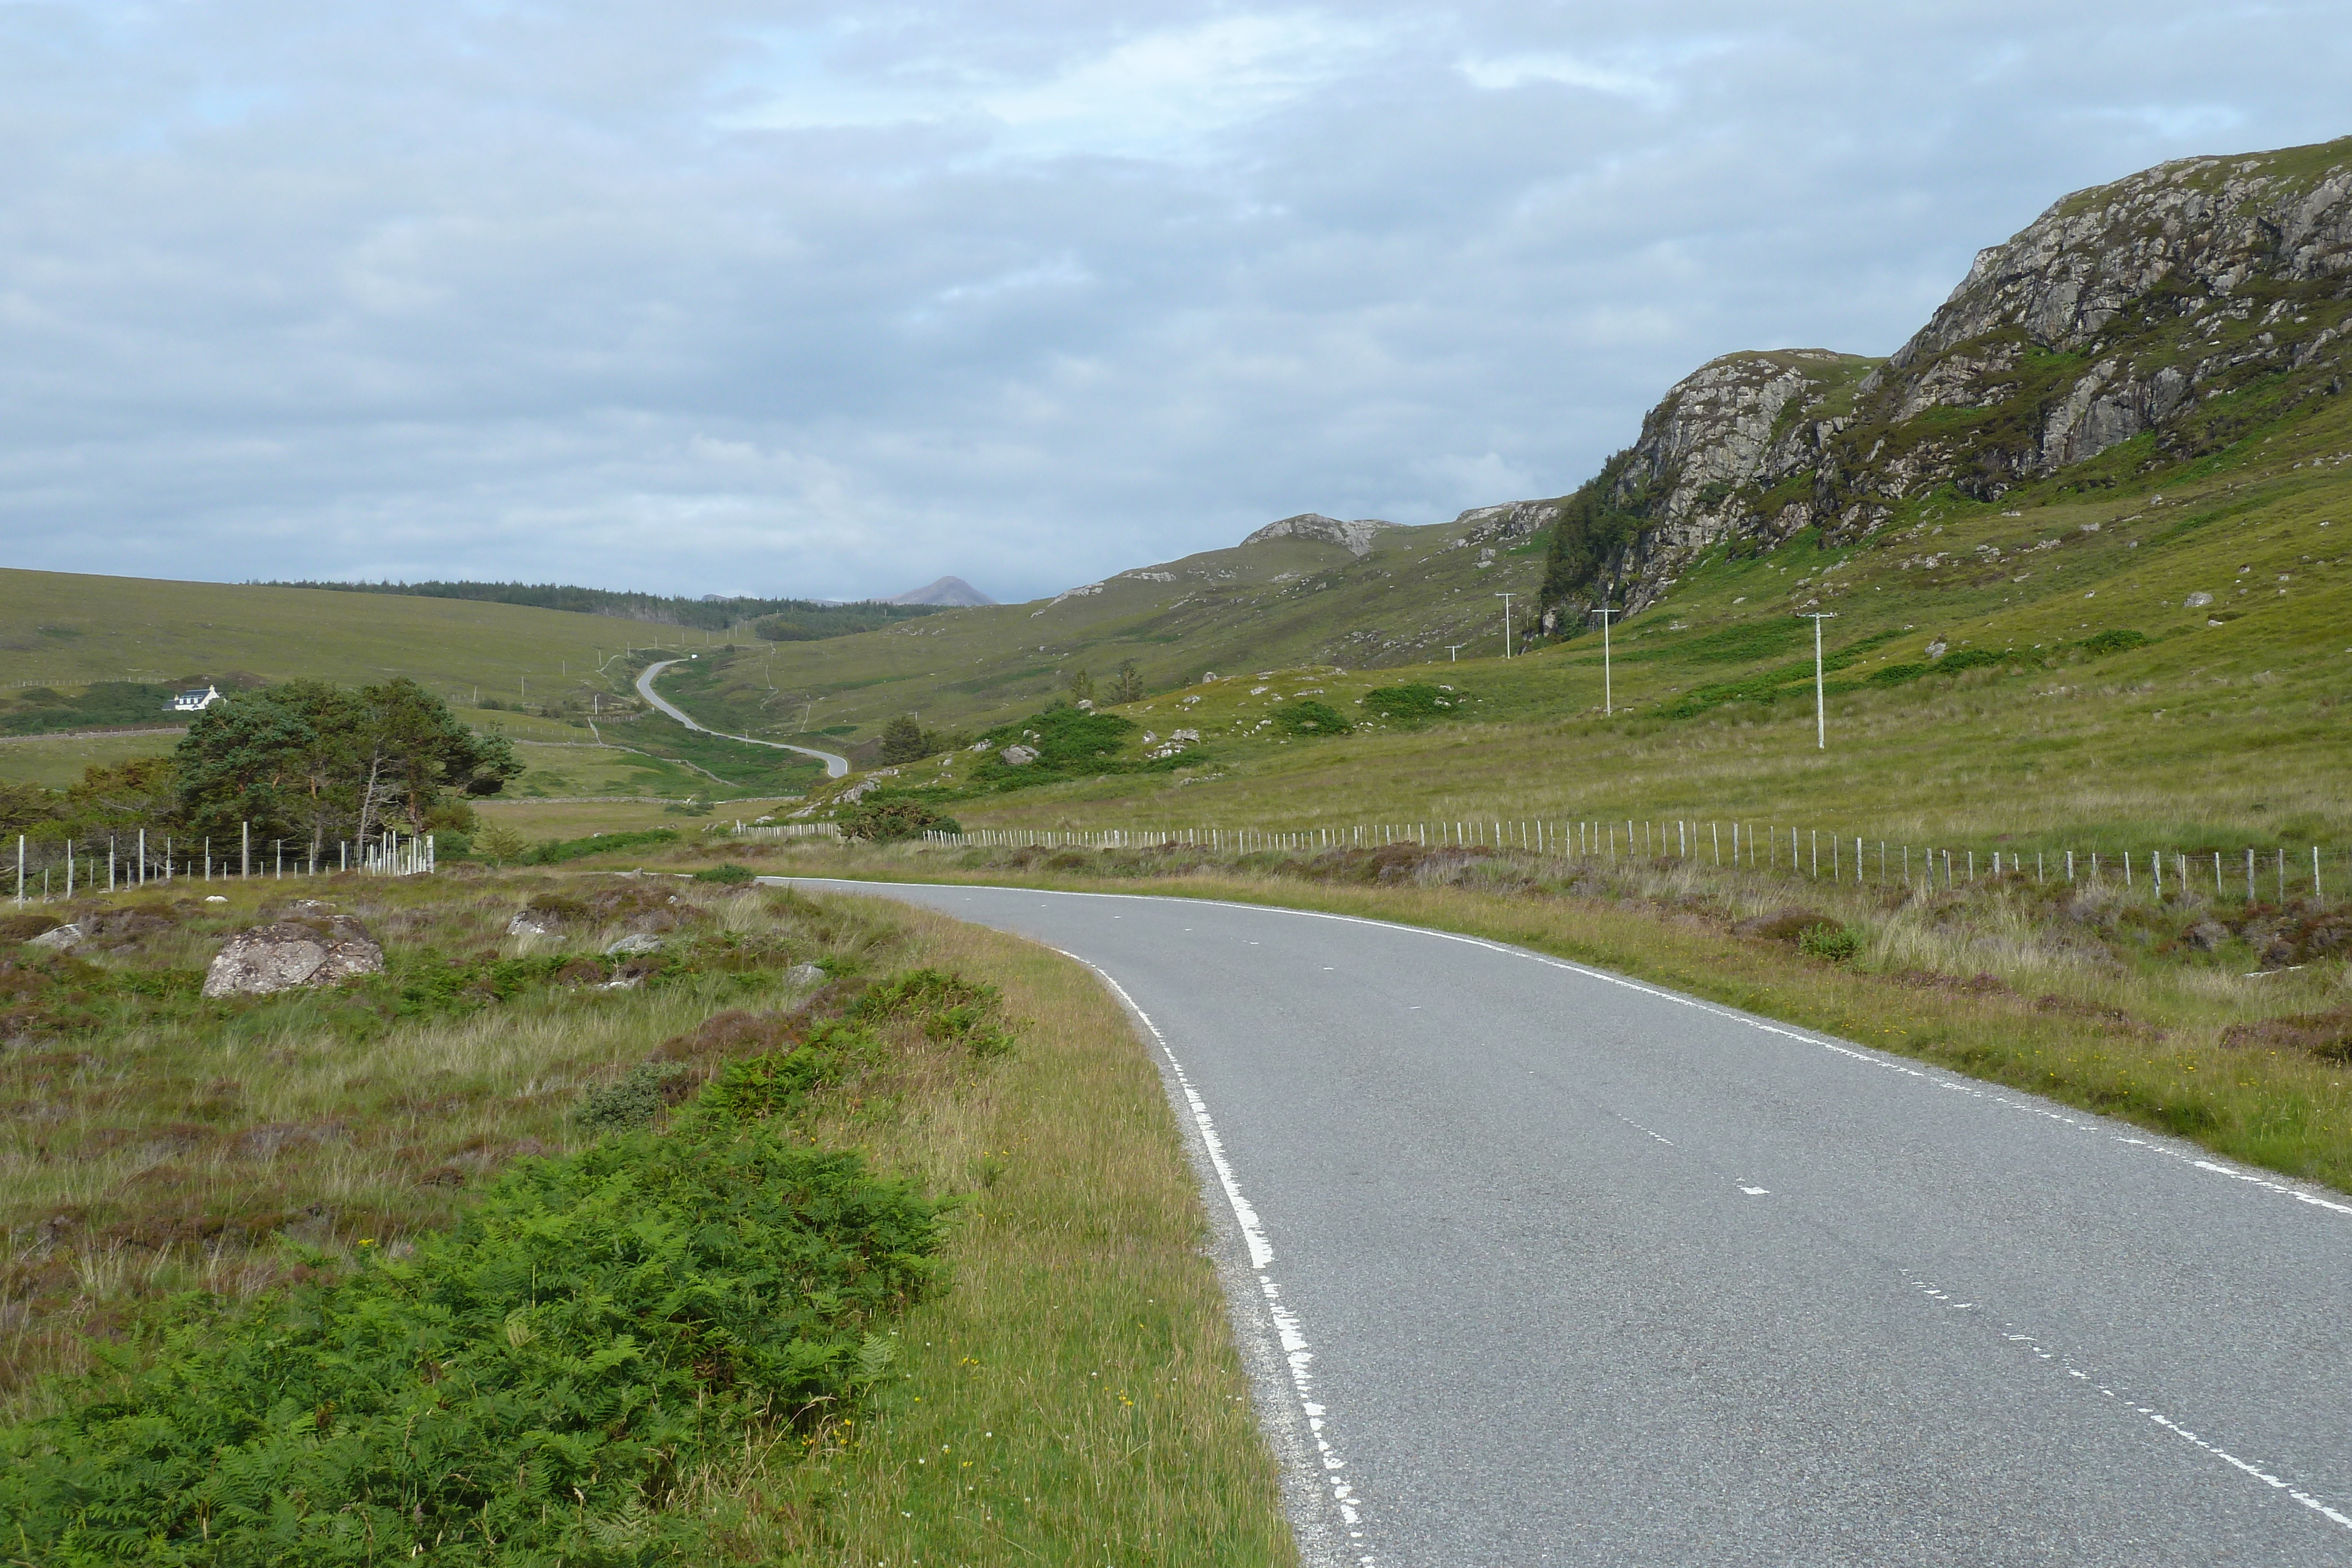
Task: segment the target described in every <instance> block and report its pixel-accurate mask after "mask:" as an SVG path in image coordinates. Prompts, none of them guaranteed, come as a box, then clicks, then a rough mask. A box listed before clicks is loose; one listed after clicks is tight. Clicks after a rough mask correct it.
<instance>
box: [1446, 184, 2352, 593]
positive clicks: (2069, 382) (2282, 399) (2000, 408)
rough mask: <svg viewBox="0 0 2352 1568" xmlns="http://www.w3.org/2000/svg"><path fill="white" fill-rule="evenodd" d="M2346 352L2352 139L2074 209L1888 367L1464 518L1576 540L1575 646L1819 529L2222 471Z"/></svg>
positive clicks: (1822, 377) (1548, 587) (1775, 369)
mask: <svg viewBox="0 0 2352 1568" xmlns="http://www.w3.org/2000/svg"><path fill="white" fill-rule="evenodd" d="M2347 331H2352V138H2347V139H2346V140H2343V141H2335V142H2329V143H2326V144H2324V145H2321V146H2316V147H2305V148H2294V149H2289V150H2287V151H2285V152H2272V153H2261V154H2255V155H2252V156H2245V157H2236V158H2226V159H2224V158H2193V159H2184V160H2181V161H2179V162H2173V163H2166V164H2161V165H2159V166H2158V167H2157V168H2154V169H2150V170H2148V171H2147V172H2144V173H2140V174H2136V175H2133V176H2132V177H2131V178H2129V179H2126V180H2122V181H2118V182H2116V183H2114V184H2112V185H2104V186H2100V187H2098V188H2096V189H2094V190H2090V191H2084V192H2079V193H2075V194H2074V195H2071V196H2068V197H2066V198H2065V199H2064V200H2063V201H2060V202H2059V203H2057V204H2055V205H2053V206H2052V207H2051V208H2050V210H2049V211H2048V212H2045V213H2044V214H2042V216H2041V217H2039V218H2037V219H2035V220H2034V222H2033V223H2032V224H2031V225H2028V226H2027V227H2026V228H2025V229H2024V230H2023V231H2021V233H2020V234H2018V235H2016V236H2015V237H2014V238H2012V239H2011V240H2010V241H2009V242H2008V243H2007V244H2005V245H1999V246H1991V247H1990V248H1988V249H1986V250H1983V251H1980V252H1979V253H1978V256H1977V258H1976V263H1975V265H1974V266H1973V267H1970V268H1969V275H1968V277H1966V278H1964V279H1963V280H1962V281H1961V283H1960V285H1959V287H1957V288H1956V289H1954V290H1953V292H1952V295H1951V297H1950V298H1948V299H1947V300H1946V301H1945V302H1944V305H1943V307H1942V308H1940V309H1938V310H1937V312H1936V314H1935V316H1934V317H1933V318H1932V319H1930V320H1929V321H1928V322H1927V325H1926V326H1925V327H1923V328H1921V329H1919V331H1918V332H1917V333H1916V334H1914V335H1913V337H1912V338H1911V340H1909V341H1908V342H1906V343H1905V344H1904V345H1903V346H1902V347H1901V348H1900V349H1898V350H1896V351H1895V353H1894V354H1893V355H1892V356H1890V357H1889V358H1888V359H1887V360H1885V361H1884V362H1883V363H1875V364H1874V362H1873V361H1866V360H1863V359H1859V358H1856V357H1854V356H1850V355H1839V354H1831V353H1827V352H1823V351H1820V350H1794V351H1783V352H1778V353H1745V354H1732V355H1727V356H1726V357H1725V358H1723V359H1720V360H1717V361H1714V362H1712V363H1711V364H1708V365H1706V366H1705V367H1703V368H1702V369H1700V370H1699V371H1696V373H1695V374H1693V375H1691V376H1689V377H1687V378H1685V380H1684V381H1682V382H1678V383H1677V384H1676V385H1675V387H1674V388H1673V389H1672V390H1670V391H1669V392H1667V394H1666V396H1665V398H1664V400H1663V401H1661V402H1659V404H1658V406H1657V407H1656V408H1654V409H1653V410H1652V411H1651V412H1650V414H1649V416H1648V417H1647V418H1646V419H1644V420H1643V424H1642V434H1641V437H1640V439H1639V440H1638V441H1636V442H1635V444H1633V446H1632V447H1631V448H1629V449H1628V450H1627V451H1626V452H1624V453H1621V454H1620V455H1618V456H1617V458H1615V459H1612V463H1611V465H1610V467H1609V468H1607V469H1605V470H1604V471H1603V473H1602V475H1601V476H1600V477H1599V478H1598V479H1596V480H1595V481H1594V482H1592V484H1590V485H1588V486H1586V487H1585V489H1583V490H1581V491H1580V492H1579V493H1578V495H1577V496H1576V497H1568V498H1565V499H1563V500H1561V501H1558V502H1519V503H1514V504H1513V506H1512V507H1485V508H1480V509H1479V511H1478V512H1476V513H1475V514H1474V513H1465V514H1464V517H1465V518H1469V517H1474V516H1475V517H1482V518H1483V517H1487V516H1489V515H1495V516H1498V517H1499V516H1502V515H1506V514H1507V515H1510V516H1513V517H1517V516H1519V515H1521V514H1520V512H1519V511H1518V510H1517V509H1518V508H1548V510H1547V511H1545V512H1544V514H1543V515H1544V517H1545V518H1546V521H1545V522H1542V523H1538V524H1537V525H1536V526H1538V527H1542V526H1548V525H1549V521H1551V520H1553V519H1561V520H1562V521H1561V526H1560V527H1559V528H1557V529H1556V531H1555V533H1554V535H1553V552H1552V568H1553V570H1552V571H1551V573H1550V574H1549V576H1548V578H1547V580H1546V584H1545V595H1544V597H1545V600H1546V606H1545V611H1544V614H1545V621H1544V624H1545V626H1546V629H1547V630H1552V629H1556V628H1558V627H1560V626H1562V625H1565V624H1568V623H1571V622H1574V621H1575V620H1576V619H1577V618H1579V617H1583V618H1586V619H1590V618H1591V607H1592V606H1594V605H1597V604H1598V603H1599V602H1600V601H1601V596H1602V595H1603V594H1604V593H1605V594H1606V595H1607V596H1608V598H1609V601H1610V602H1612V603H1613V604H1616V605H1619V606H1621V607H1622V608H1625V609H1631V610H1638V609H1641V608H1643V607H1645V606H1646V605H1648V604H1651V603H1654V602H1655V601H1656V600H1657V599H1658V598H1659V597H1660V596H1661V595H1663V594H1664V591H1666V590H1667V589H1668V588H1670V587H1671V586H1672V584H1673V582H1674V580H1675V578H1676V576H1677V575H1678V574H1679V573H1680V572H1681V571H1682V570H1683V569H1684V568H1685V566H1686V565H1687V564H1688V563H1689V562H1690V561H1691V560H1692V559H1695V558H1696V556H1698V555H1699V554H1701V553H1703V552H1705V551H1706V550H1707V549H1711V548H1714V547H1715V546H1717V545H1718V544H1720V543H1722V542H1724V541H1726V540H1727V539H1728V540H1736V541H1740V542H1741V543H1743V544H1752V545H1753V546H1754V547H1755V548H1759V549H1770V548H1773V547H1774V546H1775V545H1777V544H1779V543H1780V541H1782V540H1785V539H1787V538H1790V537H1791V536H1792V535H1795V534H1797V533H1800V532H1801V531H1803V530H1806V529H1809V528H1819V529H1820V530H1821V537H1822V538H1823V539H1824V540H1825V541H1827V542H1831V543H1836V544H1843V543H1849V542H1851V541H1853V540H1854V539H1857V538H1863V537H1865V536H1867V535H1869V534H1871V533H1873V532H1874V531H1875V530H1877V529H1878V528H1882V527H1884V526H1885V525H1886V524H1887V523H1888V522H1890V521H1892V520H1893V519H1894V518H1895V517H1896V516H1897V515H1898V513H1899V512H1900V511H1901V510H1902V508H1903V507H1905V506H1906V503H1909V504H1916V501H1917V500H1918V498H1919V497H1922V496H1924V495H1925V494H1926V493H1927V492H1930V491H1932V490H1934V489H1936V488H1937V487H1939V486H1946V485H1949V486H1953V487H1955V488H1957V489H1958V490H1959V491H1960V492H1962V493H1963V494H1966V495H1969V496H1970V497H1974V498H1976V499H1979V500H1986V501H1990V500H1995V499H1998V498H1999V497H2001V496H2002V495H2003V494H2005V493H2006V492H2007V491H2009V490H2010V489H2011V488H2014V487H2015V486H2018V485H2021V484H2027V483H2033V482H2037V481H2041V480H2045V479H2049V478H2051V477H2052V476H2065V474H2066V471H2067V470H2070V469H2079V468H2080V467H2081V465H2085V464H2090V463H2092V462H2093V461H2094V460H2095V459H2098V458H2101V457H2102V456H2103V455H2106V454H2109V453H2112V452H2114V451H2115V449H2116V448H2117V447H2119V446H2122V445H2124V444H2126V443H2128V442H2131V441H2134V440H2135V439H2137V438H2138V437H2141V436H2152V437H2153V440H2152V441H2151V442H2150V443H2149V444H2148V447H2147V450H2146V451H2145V452H2144V453H2143V454H2141V455H2139V456H2137V457H2127V458H2126V459H2125V461H2126V462H2128V463H2130V464H2133V465H2136V466H2139V467H2146V466H2152V465H2159V464H2164V463H2169V462H2174V461H2179V460H2181V459H2184V458H2189V457H2194V456H2198V455H2202V454H2203V453H2205V452H2208V451H2211V450H2213V449H2215V448H2216V447H2218V446H2220V445H2222V444H2227V443H2228V442H2229V441H2231V440H2233V439H2235V438H2236V436H2237V434H2238V433H2239V432H2240V430H2241V429H2242V425H2241V424H2240V423H2239V420H2240V419H2241V418H2242V416H2239V415H2236V414H2234V413H2232V412H2231V404H2230V403H2229V402H2228V401H2227V395H2226V394H2228V393H2230V392H2234V391H2237V390H2239V389H2240V388H2242V387H2245V386H2246V385H2248V384H2249V383H2250V382H2255V381H2256V380H2258V379H2259V380H2261V381H2263V382H2264V385H2265V391H2264V394H2263V395H2264V397H2265V398H2266V399H2268V400H2272V402H2273V412H2275V411H2276V409H2277V408H2278V407H2279V406H2280V405H2282V404H2292V403H2293V402H2297V401H2300V400H2302V399H2305V398H2309V397H2315V396H2333V395H2336V393H2338V392H2341V390H2342V389H2343V385H2344V380H2343V371H2344V368H2345V366H2344V360H2343V355H2344V344H2345V339H2346V336H2347ZM1864 372H1866V373H1864ZM2113 467H2114V460H2113V459H2110V460H2109V463H2108V465H2107V468H2108V469H2109V470H2112V469H2113ZM2114 479H2115V474H2114V473H2113V472H2101V471H2092V472H2087V473H2084V474H2083V475H2082V476H2080V477H2079V478H2066V477H2061V480H2060V482H2061V483H2074V484H2079V485H2081V486H2084V487H2091V486H2097V485H2102V484H2107V483H2113V482H2114ZM1529 515H1532V514H1529ZM1580 551H1581V553H1579V552H1580Z"/></svg>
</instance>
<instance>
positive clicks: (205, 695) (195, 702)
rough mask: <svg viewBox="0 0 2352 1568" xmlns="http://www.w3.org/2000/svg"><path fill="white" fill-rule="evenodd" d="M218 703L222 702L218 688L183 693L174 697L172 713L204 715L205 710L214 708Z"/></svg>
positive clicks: (210, 687)
mask: <svg viewBox="0 0 2352 1568" xmlns="http://www.w3.org/2000/svg"><path fill="white" fill-rule="evenodd" d="M218 701H220V692H219V690H218V688H216V687H214V686H206V687H205V689H204V690H203V691H200V692H182V693H181V694H180V695H178V696H175V697H173V699H172V706H171V709H170V711H171V712H173V713H202V712H204V711H205V709H206V708H208V707H210V706H213V704H215V703H216V702H218Z"/></svg>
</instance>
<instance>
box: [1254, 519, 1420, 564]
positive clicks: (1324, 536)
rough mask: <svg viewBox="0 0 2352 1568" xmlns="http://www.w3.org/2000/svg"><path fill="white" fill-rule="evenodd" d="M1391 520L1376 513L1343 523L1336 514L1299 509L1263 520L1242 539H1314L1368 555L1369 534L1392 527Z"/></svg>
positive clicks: (1262, 541) (1256, 542)
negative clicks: (1263, 523) (1292, 514)
mask: <svg viewBox="0 0 2352 1568" xmlns="http://www.w3.org/2000/svg"><path fill="white" fill-rule="evenodd" d="M1395 527H1396V525H1395V524H1394V523H1387V522H1382V521H1381V519H1380V518H1378V517H1358V518H1357V519H1356V520H1355V521H1353V522H1349V523H1343V522H1341V521H1340V520H1339V518H1337V517H1325V516H1324V515H1323V514H1322V513H1320V512H1301V513H1299V514H1298V515H1297V517H1284V518H1283V519H1281V520H1280V521H1279V522H1272V523H1268V524H1266V526H1265V527H1264V528H1260V529H1258V531H1257V532H1255V533H1254V534H1252V535H1250V537H1249V538H1245V539H1244V540H1243V541H1242V543H1244V544H1245V545H1256V544H1265V543H1266V542H1268V541H1269V540H1272V539H1314V540H1316V541H1317V542H1318V543H1320V544H1327V545H1338V546H1339V547H1341V548H1342V549H1345V550H1347V552H1348V553H1349V555H1359V556H1360V555H1370V553H1371V549H1372V536H1373V535H1374V534H1376V533H1378V532H1380V531H1381V529H1382V528H1395Z"/></svg>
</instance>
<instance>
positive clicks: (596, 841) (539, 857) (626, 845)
mask: <svg viewBox="0 0 2352 1568" xmlns="http://www.w3.org/2000/svg"><path fill="white" fill-rule="evenodd" d="M677 838H678V834H677V829H676V828H648V829H647V830H646V831H644V832H642V833H599V834H597V835H596V836H595V837H593V838H588V839H543V840H541V841H540V843H539V846H538V847H537V848H535V849H533V850H532V851H531V852H530V853H529V854H527V855H525V856H523V857H522V858H523V860H524V861H525V862H527V863H529V864H530V865H561V864H562V863H563V862H565V861H576V860H580V859H583V857H585V856H588V855H601V854H604V853H606V852H609V851H613V850H636V849H646V848H649V847H650V846H652V845H655V844H674V843H676V842H677Z"/></svg>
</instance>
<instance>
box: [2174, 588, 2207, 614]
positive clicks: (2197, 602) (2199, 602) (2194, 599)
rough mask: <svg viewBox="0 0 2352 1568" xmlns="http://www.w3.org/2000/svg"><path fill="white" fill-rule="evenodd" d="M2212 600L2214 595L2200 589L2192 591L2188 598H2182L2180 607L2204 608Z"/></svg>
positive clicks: (2187, 608)
mask: <svg viewBox="0 0 2352 1568" xmlns="http://www.w3.org/2000/svg"><path fill="white" fill-rule="evenodd" d="M2212 602H2213V596H2212V595H2211V594H2210V593H2206V592H2203V591H2199V592H2196V593H2192V594H2190V595H2189V597H2188V598H2186V599H2184V600H2182V601H2180V607H2181V608H2182V609H2183V610H2202V609H2204V608H2205V607H2206V606H2207V605H2209V604H2210V603H2212Z"/></svg>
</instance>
